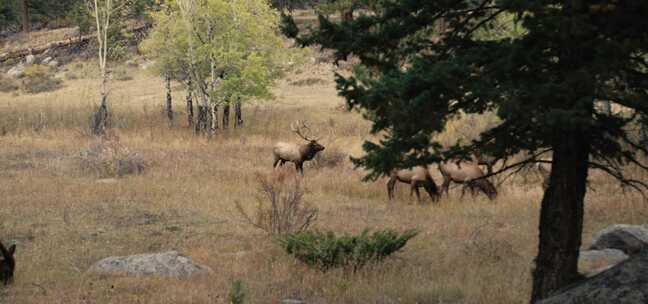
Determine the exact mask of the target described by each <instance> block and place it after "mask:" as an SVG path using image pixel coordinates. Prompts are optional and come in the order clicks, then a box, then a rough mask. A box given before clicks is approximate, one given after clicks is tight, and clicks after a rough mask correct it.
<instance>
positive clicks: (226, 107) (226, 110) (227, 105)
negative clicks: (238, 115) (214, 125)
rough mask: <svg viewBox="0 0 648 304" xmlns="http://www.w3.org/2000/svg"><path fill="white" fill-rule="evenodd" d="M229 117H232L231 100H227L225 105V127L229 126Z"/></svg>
mask: <svg viewBox="0 0 648 304" xmlns="http://www.w3.org/2000/svg"><path fill="white" fill-rule="evenodd" d="M229 117H230V104H229V101H225V104H224V105H223V129H227V128H229Z"/></svg>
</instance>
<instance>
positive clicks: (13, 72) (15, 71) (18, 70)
mask: <svg viewBox="0 0 648 304" xmlns="http://www.w3.org/2000/svg"><path fill="white" fill-rule="evenodd" d="M7 75H9V77H13V78H18V77H22V76H23V75H25V65H23V64H18V65H16V66H14V67H13V68H11V69H9V71H7Z"/></svg>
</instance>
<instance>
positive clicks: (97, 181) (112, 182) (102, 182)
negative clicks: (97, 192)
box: [95, 178, 117, 184]
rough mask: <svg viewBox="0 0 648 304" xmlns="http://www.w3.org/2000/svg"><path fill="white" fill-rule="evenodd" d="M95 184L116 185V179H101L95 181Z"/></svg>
mask: <svg viewBox="0 0 648 304" xmlns="http://www.w3.org/2000/svg"><path fill="white" fill-rule="evenodd" d="M95 182H96V183H99V184H116V183H117V179H116V178H101V179H98V180H96V181H95Z"/></svg>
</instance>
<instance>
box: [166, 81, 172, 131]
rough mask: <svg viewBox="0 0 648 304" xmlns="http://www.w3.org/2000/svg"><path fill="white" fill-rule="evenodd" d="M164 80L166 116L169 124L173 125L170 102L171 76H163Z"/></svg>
mask: <svg viewBox="0 0 648 304" xmlns="http://www.w3.org/2000/svg"><path fill="white" fill-rule="evenodd" d="M164 78H165V80H166V114H167V118H168V119H169V122H170V123H173V103H172V100H171V76H169V74H168V73H167V74H166V75H165V77H164Z"/></svg>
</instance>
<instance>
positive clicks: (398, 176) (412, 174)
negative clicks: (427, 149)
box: [387, 166, 439, 202]
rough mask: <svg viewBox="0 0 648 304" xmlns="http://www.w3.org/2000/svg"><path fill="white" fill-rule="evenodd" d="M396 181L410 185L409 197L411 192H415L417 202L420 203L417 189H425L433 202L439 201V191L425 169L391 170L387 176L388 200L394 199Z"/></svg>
mask: <svg viewBox="0 0 648 304" xmlns="http://www.w3.org/2000/svg"><path fill="white" fill-rule="evenodd" d="M397 181H399V182H402V183H406V184H410V186H411V188H410V196H412V193H413V192H416V199H417V201H418V202H420V201H421V194H420V193H419V189H418V188H419V187H423V188H424V189H425V191H426V192H427V193H428V194H429V195H430V198H431V199H432V201H433V202H436V201H438V200H439V190H438V188H437V186H436V184H435V183H434V180H433V179H432V176H431V175H430V171H429V170H428V168H427V167H423V166H416V167H414V168H411V169H400V170H393V171H392V172H391V174H390V175H389V181H388V182H387V196H388V197H389V200H392V199H393V198H394V188H395V187H396V182H397Z"/></svg>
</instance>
